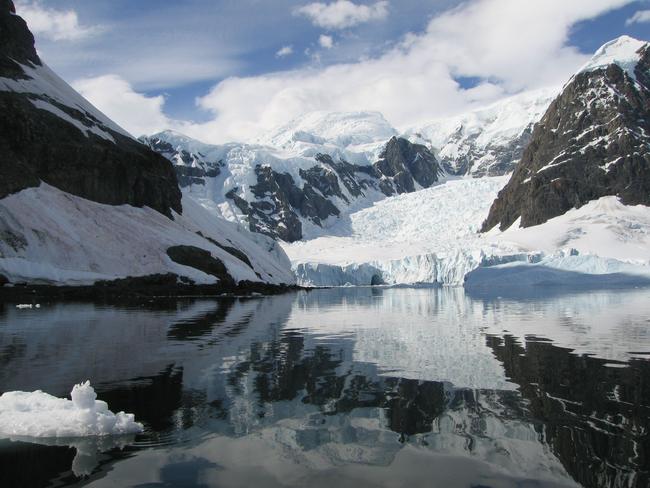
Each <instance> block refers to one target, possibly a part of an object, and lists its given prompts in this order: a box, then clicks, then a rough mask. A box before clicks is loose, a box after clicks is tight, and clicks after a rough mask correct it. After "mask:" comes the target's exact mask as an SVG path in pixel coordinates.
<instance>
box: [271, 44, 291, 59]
mask: <svg viewBox="0 0 650 488" xmlns="http://www.w3.org/2000/svg"><path fill="white" fill-rule="evenodd" d="M292 54H293V46H282V47H281V48H280V49H278V52H276V53H275V57H276V58H284V57H285V56H290V55H292Z"/></svg>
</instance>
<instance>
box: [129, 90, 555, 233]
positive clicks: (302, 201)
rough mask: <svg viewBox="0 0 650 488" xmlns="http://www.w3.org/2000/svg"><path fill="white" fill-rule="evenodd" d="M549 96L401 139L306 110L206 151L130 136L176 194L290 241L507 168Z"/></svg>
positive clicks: (364, 123)
mask: <svg viewBox="0 0 650 488" xmlns="http://www.w3.org/2000/svg"><path fill="white" fill-rule="evenodd" d="M555 93H556V90H552V89H551V90H540V91H537V92H532V93H524V94H521V95H517V96H514V97H511V98H509V99H506V100H505V101H503V102H500V103H497V104H493V105H491V106H488V107H486V108H484V109H480V110H476V111H473V112H470V113H468V114H465V115H461V116H457V117H452V118H449V119H441V120H437V121H434V122H432V123H430V124H428V125H426V126H424V127H420V128H416V129H409V130H408V131H406V132H405V133H404V134H403V135H400V134H399V132H398V131H397V130H396V129H395V128H393V127H392V126H391V125H390V124H389V122H388V121H387V120H386V119H385V118H384V117H383V116H382V115H381V114H379V113H377V112H343V113H340V112H313V113H308V114H306V115H303V116H301V117H299V118H298V119H296V120H294V121H292V122H290V123H288V124H285V125H284V126H282V127H279V128H277V129H273V130H270V131H269V132H268V133H267V134H266V135H264V136H262V137H260V138H259V139H258V140H257V141H256V142H255V144H240V143H229V144H223V145H209V144H203V143H201V142H199V141H196V140H194V139H192V138H190V137H187V136H185V135H183V134H180V133H177V132H174V131H164V132H161V133H158V134H154V135H151V136H145V137H142V138H140V140H141V141H142V142H143V143H145V144H146V145H148V146H149V147H151V148H152V149H153V150H155V151H157V152H159V153H160V154H162V155H163V156H165V157H166V158H167V159H169V160H170V161H172V163H173V164H174V166H175V169H176V172H177V177H178V179H179V181H180V184H181V187H182V188H183V190H184V192H185V193H187V194H188V195H193V196H194V197H195V198H198V199H199V200H200V201H201V202H203V203H206V202H212V208H213V209H214V211H215V212H216V213H218V214H220V215H222V216H224V217H226V218H228V219H230V220H233V221H237V222H241V223H245V224H246V225H249V227H250V229H251V230H253V231H256V232H261V233H264V234H267V235H269V236H272V237H274V238H279V239H281V240H284V241H288V242H293V241H296V240H300V239H309V238H311V237H313V236H318V235H323V234H326V233H327V229H328V228H329V227H330V225H333V224H334V223H336V222H337V221H339V220H341V219H343V218H344V217H345V215H347V214H348V213H350V212H353V211H355V210H357V209H359V208H363V207H367V206H369V205H372V203H373V202H375V201H377V200H380V199H382V198H386V197H389V196H392V195H397V194H401V193H407V192H413V191H416V190H418V189H422V188H428V187H430V186H431V185H432V184H435V183H437V182H439V181H441V178H443V177H445V175H449V176H452V177H456V176H473V177H481V176H494V175H503V174H507V173H509V172H511V171H512V170H513V168H514V166H515V165H516V163H517V162H518V161H519V159H520V158H521V154H522V152H523V148H524V146H525V144H526V143H527V141H528V139H529V138H530V134H531V133H532V127H533V125H534V124H535V123H536V122H537V120H538V119H539V117H541V115H542V114H543V111H544V110H545V109H546V107H547V105H548V104H549V103H550V101H551V99H552V96H554V94H555ZM418 154H419V155H420V156H418ZM258 166H259V167H260V169H259V170H258V169H256V168H257V167H258ZM264 167H267V169H264V170H263V169H262V168H264Z"/></svg>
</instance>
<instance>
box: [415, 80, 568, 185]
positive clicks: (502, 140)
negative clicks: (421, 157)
mask: <svg viewBox="0 0 650 488" xmlns="http://www.w3.org/2000/svg"><path fill="white" fill-rule="evenodd" d="M557 92H558V90H556V89H544V90H535V91H532V92H524V93H521V94H519V95H516V96H513V97H510V98H507V99H505V100H501V101H499V102H497V103H494V104H492V105H490V106H488V107H484V108H480V109H477V110H474V111H471V112H468V113H465V114H461V115H458V116H455V117H448V118H444V119H439V120H435V121H432V122H431V123H429V124H427V125H425V126H423V127H416V128H411V129H409V130H408V131H406V136H407V138H408V139H409V140H411V141H413V142H417V143H419V144H425V145H426V146H428V147H430V148H432V149H433V150H434V152H435V154H436V156H437V157H438V159H439V160H440V162H441V163H442V165H443V168H444V169H445V171H447V172H448V173H450V174H453V175H471V176H474V177H481V176H500V175H504V174H507V173H510V172H512V170H513V169H514V168H515V166H516V164H517V163H518V162H519V160H520V159H521V155H522V153H523V151H524V148H525V147H526V145H527V144H528V142H529V141H530V136H531V134H532V132H533V126H534V125H535V124H536V123H537V122H539V120H540V119H541V118H542V115H544V112H546V109H547V108H548V106H549V105H550V104H551V102H552V101H553V98H555V96H556V95H557Z"/></svg>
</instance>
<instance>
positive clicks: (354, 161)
mask: <svg viewBox="0 0 650 488" xmlns="http://www.w3.org/2000/svg"><path fill="white" fill-rule="evenodd" d="M644 45H645V43H642V42H640V41H634V40H632V39H630V38H621V39H619V40H617V41H614V42H613V43H610V44H608V45H606V46H604V47H603V48H601V49H600V50H599V51H598V52H597V53H596V55H595V56H594V58H593V60H592V61H591V62H590V63H589V64H588V65H587V66H585V67H584V68H583V69H581V70H580V72H579V73H578V74H577V75H576V76H575V77H573V78H572V79H571V80H570V81H569V83H568V84H567V85H566V86H565V87H564V89H563V90H560V89H552V88H551V89H544V90H538V91H535V92H528V93H521V94H519V95H516V96H513V97H511V98H508V99H506V100H503V101H500V102H498V103H496V104H493V105H490V106H488V107H485V108H482V109H478V110H474V111H472V112H469V113H466V114H462V115H459V116H455V117H451V118H447V119H440V120H433V121H432V122H430V123H429V124H426V125H424V126H421V127H416V128H411V129H409V130H407V131H406V132H404V133H399V132H398V131H397V130H395V129H393V128H391V126H390V124H389V123H388V122H387V121H386V120H385V119H384V118H383V117H382V116H381V115H380V114H377V113H372V112H370V113H364V112H361V113H358V112H356V113H326V112H316V113H312V114H307V115H305V116H303V117H301V118H299V119H297V120H295V121H293V122H291V123H290V124H287V125H286V126H284V127H281V128H278V129H276V130H272V131H270V132H269V134H267V135H266V136H264V137H262V138H260V139H259V140H258V141H256V144H255V145H246V144H229V145H223V146H207V145H204V144H201V143H198V142H197V141H192V140H191V139H189V138H186V137H184V136H182V135H179V134H174V133H169V132H167V133H162V134H158V135H156V136H153V137H151V138H148V139H145V143H147V144H148V145H150V146H151V147H153V148H155V149H157V150H158V151H160V152H161V153H162V154H164V155H165V156H166V157H167V158H168V159H170V160H172V161H173V162H174V163H175V165H176V167H177V171H178V172H179V175H180V176H181V178H182V176H183V174H184V173H187V171H188V170H187V166H188V165H189V166H191V167H193V168H197V169H192V171H199V172H203V173H205V174H204V175H203V176H199V177H197V178H195V179H194V180H192V181H191V182H189V183H187V182H186V184H185V185H184V188H183V192H184V194H185V195H186V196H188V197H192V198H196V199H198V200H199V201H200V202H202V203H203V204H204V205H206V206H211V207H212V208H213V210H214V211H215V212H216V213H218V214H220V215H222V216H225V217H226V218H229V219H231V220H235V221H239V222H242V223H246V224H248V225H249V226H250V228H251V230H255V231H258V232H262V233H266V234H268V235H271V236H273V237H279V238H280V239H282V240H283V241H285V244H283V246H284V247H285V249H286V251H287V252H288V254H289V256H290V257H291V259H292V262H293V266H294V270H295V271H296V273H297V275H298V280H299V282H300V283H302V284H306V285H344V284H357V285H368V284H378V283H387V284H396V283H442V284H451V285H462V284H464V283H466V280H468V281H467V283H468V286H469V285H471V286H474V287H480V286H482V284H483V283H484V282H485V280H486V279H487V278H486V275H485V273H484V272H483V271H481V272H475V270H476V269H477V268H481V269H487V268H490V273H491V275H490V276H491V278H490V279H495V280H501V281H502V282H503V283H504V284H505V283H506V282H507V281H508V278H507V275H508V273H509V272H510V271H507V270H504V269H505V268H508V267H509V266H510V267H517V266H524V267H525V268H526V269H525V272H526V273H528V274H527V276H526V277H524V276H519V277H518V279H520V280H523V282H525V283H528V284H534V283H538V282H540V281H545V282H562V281H566V282H571V280H572V279H573V278H576V276H573V275H572V276H568V274H567V272H569V271H570V272H572V273H578V274H580V276H582V275H589V277H588V278H586V279H584V280H582V282H583V284H584V283H585V282H587V281H589V282H590V283H595V282H597V281H600V282H604V281H607V282H609V283H610V284H612V283H618V284H620V283H623V282H626V283H627V282H635V283H637V282H641V281H644V280H645V281H647V279H648V276H649V275H650V271H649V269H648V264H649V263H650V255H648V253H647V252H646V251H644V250H647V248H648V246H649V245H650V242H648V241H647V239H646V237H644V236H645V235H646V233H647V232H649V231H650V220H648V215H647V212H646V207H630V206H627V205H626V204H638V203H646V204H647V203H648V202H647V196H648V195H649V194H650V192H649V191H648V190H647V186H645V185H647V181H648V178H647V162H645V161H646V158H647V157H648V156H647V150H646V149H645V146H644V144H645V142H644V140H645V135H644V134H645V133H646V130H650V127H648V128H647V129H646V127H645V124H647V123H648V120H650V118H649V116H648V114H647V113H645V107H646V106H647V97H648V94H647V93H646V88H645V78H646V77H648V75H647V69H646V68H645V67H644V66H645V65H644V64H643V63H645V61H643V59H644V58H645V55H644V53H645V52H646V50H645V48H644V49H642V50H641V51H639V48H641V47H643V46H644ZM642 58H643V59H642ZM639 66H641V67H639ZM560 92H561V94H560V95H559V96H558V94H559V93H560ZM542 117H544V119H543V120H542ZM551 119H552V122H553V123H551V122H550V120H551ZM540 120H541V123H539V124H538V122H539V121H540ZM609 133H612V134H615V135H616V136H617V139H616V143H615V144H614V143H612V141H613V139H611V138H610V139H611V140H610V139H607V138H608V137H609V136H608V135H607V134H609ZM607 141H609V145H607V148H606V149H605V146H604V142H607ZM163 145H164V146H165V147H164V148H162V150H161V147H162V146H163ZM601 146H602V147H601ZM526 148H528V149H526ZM623 152H624V153H625V154H629V156H625V154H622V153H623ZM569 153H571V154H569ZM559 156H562V157H564V156H566V157H568V156H571V158H573V163H571V164H566V161H565V160H564V159H563V160H562V161H561V163H562V164H550V163H549V161H551V160H554V158H558V157H559ZM522 157H523V162H522V163H521V164H519V161H520V159H522ZM624 160H625V161H626V162H625V163H623V162H622V161H624ZM628 160H629V162H627V161H628ZM531 161H533V162H532V163H531ZM612 161H613V163H612ZM422 162H424V164H422ZM608 162H610V163H611V164H609V165H608V164H607V163H608ZM416 163H417V164H416ZM533 166H534V167H535V168H534V169H535V171H537V172H538V174H536V175H534V176H531V174H530V172H531V171H532V170H531V168H532V167H533ZM538 166H539V167H538ZM199 168H201V169H199ZM567 168H573V169H572V170H571V171H572V172H569V173H570V174H569V173H567V174H566V175H564V176H563V177H560V176H561V175H560V173H562V172H564V171H568V169H567ZM441 170H442V171H441ZM209 171H212V174H213V175H214V173H216V172H218V174H217V175H216V176H210V175H208V172H209ZM512 171H514V176H513V177H512V178H510V177H509V176H508V175H509V173H511V172H512ZM558 172H559V173H558ZM556 173H558V174H556ZM631 175H637V176H639V178H638V179H634V178H631ZM467 176H471V177H473V178H466V177H467ZM569 182H573V183H569ZM506 185H507V186H506ZM504 186H506V189H507V190H504V192H502V193H500V194H499V195H500V196H499V198H498V199H497V194H498V192H499V190H501V189H502V188H503V187H504ZM522 188H523V189H522ZM548 189H551V190H552V191H551V190H549V191H550V192H551V193H549V191H546V190H548ZM513 195H514V196H513ZM644 195H645V196H644ZM617 196H618V197H620V198H621V200H618V199H617V198H616V197H617ZM601 197H607V198H604V199H603V198H601ZM526 199H528V200H526ZM495 200H496V203H495V204H494V205H493V207H492V213H490V218H489V219H488V223H489V224H490V225H488V224H486V225H485V226H484V227H483V228H484V230H487V229H489V228H490V227H492V226H493V225H494V223H496V222H501V224H502V225H501V227H502V230H506V229H507V228H508V227H510V224H512V223H513V222H514V221H515V219H516V217H517V216H522V222H523V221H524V220H525V218H529V220H530V216H531V215H532V216H540V215H545V217H544V218H543V219H541V220H539V219H538V220H535V219H536V218H537V217H535V219H533V220H534V223H541V222H544V221H546V220H548V219H549V218H553V217H557V218H555V219H553V220H552V221H551V222H549V224H548V225H547V226H542V227H540V228H535V230H534V231H531V232H524V231H523V230H522V229H518V228H517V227H518V226H516V227H512V228H511V229H509V230H508V231H507V232H501V231H496V230H495V231H493V232H491V233H489V234H486V235H480V234H479V231H480V230H481V228H482V224H483V222H484V221H485V219H486V217H487V216H488V214H489V210H490V206H491V205H492V202H494V201H495ZM558 202H561V204H558ZM589 202H591V203H589ZM587 203H589V204H588V205H586V206H585V207H584V209H581V210H580V212H578V213H575V212H569V213H568V214H566V215H562V214H564V213H565V212H567V211H568V210H570V209H571V208H572V207H574V206H580V205H584V204H587ZM522 207H523V209H522ZM504 212H505V213H504ZM504 215H505V217H504ZM526 215H528V217H526ZM524 217H525V218H524ZM533 220H531V221H530V222H533ZM530 222H529V223H530ZM594 236H597V238H596V237H594ZM598 243H600V244H598ZM639 266H640V267H639ZM549 270H550V271H549ZM557 270H560V271H557ZM470 275H471V279H470ZM577 278H579V276H578V277H577ZM577 278H576V279H577ZM578 281H580V279H578Z"/></svg>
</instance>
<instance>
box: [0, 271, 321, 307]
mask: <svg viewBox="0 0 650 488" xmlns="http://www.w3.org/2000/svg"><path fill="white" fill-rule="evenodd" d="M300 290H309V289H308V288H305V287H301V286H298V285H273V284H268V283H256V282H249V281H242V282H239V283H238V284H237V285H234V286H232V285H225V286H224V285H221V284H213V285H196V284H192V283H182V282H180V281H179V280H178V277H177V276H176V275H173V274H167V275H150V276H139V277H129V278H124V279H118V280H112V281H99V282H97V283H94V284H92V285H53V284H28V283H25V284H12V285H4V286H0V303H12V302H18V301H20V302H33V301H34V300H45V301H50V300H55V301H69V300H70V301H78V300H81V301H97V300H99V301H103V300H120V301H122V300H127V301H128V300H139V299H143V298H146V299H183V298H240V297H241V298H246V297H254V296H272V295H281V294H283V293H288V292H292V291H300Z"/></svg>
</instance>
